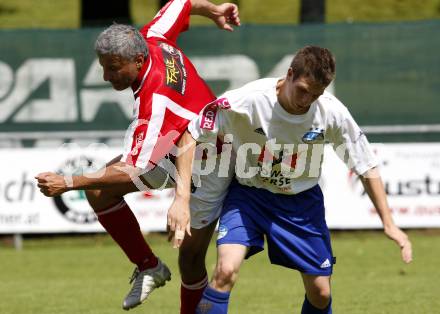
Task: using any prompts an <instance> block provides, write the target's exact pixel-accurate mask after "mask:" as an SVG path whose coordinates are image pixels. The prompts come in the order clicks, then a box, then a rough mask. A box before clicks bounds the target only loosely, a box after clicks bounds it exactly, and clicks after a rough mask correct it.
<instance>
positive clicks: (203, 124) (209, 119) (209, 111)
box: [200, 103, 218, 130]
mask: <svg viewBox="0 0 440 314" xmlns="http://www.w3.org/2000/svg"><path fill="white" fill-rule="evenodd" d="M217 110H218V107H217V105H216V104H215V103H211V104H209V105H207V106H206V107H205V109H203V113H202V120H201V121H200V128H202V129H205V130H214V125H215V117H216V116H217Z"/></svg>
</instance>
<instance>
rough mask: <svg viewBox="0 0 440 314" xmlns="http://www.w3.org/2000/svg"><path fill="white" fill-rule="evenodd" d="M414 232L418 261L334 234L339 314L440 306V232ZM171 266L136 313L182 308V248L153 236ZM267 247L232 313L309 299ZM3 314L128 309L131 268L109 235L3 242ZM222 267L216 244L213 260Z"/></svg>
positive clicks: (391, 313) (360, 238) (388, 247)
mask: <svg viewBox="0 0 440 314" xmlns="http://www.w3.org/2000/svg"><path fill="white" fill-rule="evenodd" d="M431 233H432V234H430V233H429V232H428V231H413V232H410V237H411V239H412V241H413V246H414V252H415V260H414V262H413V263H412V264H410V265H404V264H403V263H402V262H401V261H400V255H399V250H398V249H397V247H396V246H395V244H394V243H392V242H391V241H389V240H388V239H386V237H385V236H384V235H383V234H382V233H379V232H343V233H341V232H333V249H334V254H335V255H336V256H337V264H336V265H335V269H334V276H333V280H332V286H333V298H334V301H333V302H334V312H335V313H350V314H363V313H375V314H396V313H405V314H424V313H433V311H434V312H435V310H433V309H437V308H439V306H440V300H439V298H438V293H439V292H440V290H439V288H438V282H439V281H440V274H439V272H438V269H437V268H438V252H440V241H439V237H440V233H439V232H438V231H431ZM147 239H148V241H149V243H150V244H151V245H152V247H153V249H154V250H155V252H156V253H157V254H158V255H159V256H160V257H161V258H162V259H163V260H164V261H166V263H167V264H168V265H169V266H170V267H171V269H172V272H173V278H172V280H171V282H170V283H169V284H167V285H166V286H165V287H164V288H160V289H159V290H158V291H155V292H153V294H152V295H151V298H150V299H149V300H148V301H147V302H146V304H144V305H142V306H141V307H139V308H137V309H134V310H132V311H130V313H131V312H133V313H147V312H148V313H155V314H161V313H163V314H168V313H178V306H179V291H180V280H179V275H178V270H177V251H176V250H173V249H172V248H171V247H170V245H169V244H168V243H167V242H166V240H165V236H163V235H157V234H152V235H149V236H148V237H147ZM266 254H267V252H266V251H264V252H262V253H260V254H258V255H256V256H255V257H252V258H251V259H250V260H248V261H246V262H245V263H244V264H243V267H242V269H241V271H240V279H239V281H238V283H237V285H236V287H235V288H234V292H233V294H232V297H231V303H230V312H231V313H255V314H263V313H299V312H300V308H301V304H302V301H303V297H304V292H303V288H302V283H301V278H300V276H299V274H298V273H297V272H295V271H292V270H288V269H285V268H282V267H279V266H274V265H270V264H269V262H268V258H267V255H266ZM0 257H1V258H0V269H1V270H0V274H1V281H2V284H1V285H0V295H1V296H2V302H0V313H2V314H17V313H20V314H21V313H40V314H77V313H81V314H98V313H99V314H110V313H118V312H121V313H122V310H121V302H122V299H123V297H124V296H125V294H126V293H127V292H128V290H129V287H130V286H129V285H128V277H129V275H130V274H131V271H132V267H131V265H130V263H129V262H128V261H127V260H126V258H125V257H124V255H123V253H122V252H121V251H120V250H119V249H118V248H117V247H116V245H114V244H113V242H112V241H111V239H109V237H107V236H103V235H97V236H88V237H82V236H81V237H70V238H69V237H65V238H64V237H63V238H59V237H56V238H51V239H35V240H25V242H24V250H23V251H21V252H17V251H15V250H13V249H12V248H6V247H4V246H3V247H1V246H0ZM214 265H215V246H214V244H212V245H211V247H210V250H209V256H208V259H207V267H208V271H209V272H210V273H212V270H213V268H214Z"/></svg>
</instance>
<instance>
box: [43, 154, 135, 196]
mask: <svg viewBox="0 0 440 314" xmlns="http://www.w3.org/2000/svg"><path fill="white" fill-rule="evenodd" d="M140 172H141V170H140V169H138V168H135V167H133V166H129V165H127V164H126V163H124V162H120V161H119V162H115V163H113V164H111V165H109V166H107V167H105V168H103V169H101V170H98V171H97V172H94V173H88V174H86V175H81V176H62V175H59V174H57V173H54V172H43V173H40V174H38V175H37V176H35V179H37V181H38V183H37V185H38V187H39V189H40V191H41V193H43V194H44V195H46V196H48V197H52V196H58V195H61V194H63V193H64V192H67V191H70V190H92V189H105V188H112V187H116V186H120V185H122V184H127V183H130V182H133V178H137V177H138V176H139V174H140Z"/></svg>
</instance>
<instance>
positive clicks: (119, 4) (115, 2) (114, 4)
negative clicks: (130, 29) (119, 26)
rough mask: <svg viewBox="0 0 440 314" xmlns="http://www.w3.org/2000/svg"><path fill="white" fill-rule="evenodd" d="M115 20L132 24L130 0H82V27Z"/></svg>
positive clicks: (101, 24) (110, 22) (100, 24)
mask: <svg viewBox="0 0 440 314" xmlns="http://www.w3.org/2000/svg"><path fill="white" fill-rule="evenodd" d="M164 2H166V1H164ZM113 22H117V23H123V24H132V19H131V14H130V4H129V0H81V27H90V26H108V25H110V24H112V23H113Z"/></svg>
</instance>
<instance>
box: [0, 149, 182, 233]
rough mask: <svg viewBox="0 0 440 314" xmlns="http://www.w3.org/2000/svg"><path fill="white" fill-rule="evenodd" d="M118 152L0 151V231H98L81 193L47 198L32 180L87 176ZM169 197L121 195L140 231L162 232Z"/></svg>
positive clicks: (158, 193) (169, 192)
mask: <svg viewBox="0 0 440 314" xmlns="http://www.w3.org/2000/svg"><path fill="white" fill-rule="evenodd" d="M119 154H120V150H119V149H115V148H108V147H106V146H100V145H95V146H89V147H88V148H82V149H81V148H79V147H78V146H77V145H76V146H75V145H73V146H71V147H69V146H64V147H63V148H60V149H41V148H39V149H34V148H29V149H8V150H1V156H2V162H1V164H0V169H1V173H2V176H1V178H0V233H58V232H103V231H104V229H103V228H102V227H101V225H100V224H99V222H98V221H97V219H96V216H95V215H94V213H93V211H92V209H91V208H90V206H89V205H88V203H87V200H86V197H85V193H84V191H69V192H67V193H64V194H63V195H61V196H60V197H55V198H48V197H45V196H44V195H43V194H41V193H40V191H39V189H38V187H37V185H36V180H35V179H34V177H35V176H36V175H37V174H38V173H40V172H46V171H52V172H58V173H63V174H72V173H73V174H78V173H81V172H84V173H86V172H92V171H94V170H98V169H99V168H101V167H102V166H103V165H104V164H105V163H106V162H107V161H109V160H111V159H113V158H114V157H116V156H118V155H119ZM173 193H174V191H173V190H172V189H168V190H163V191H152V192H151V193H147V192H137V193H132V194H129V195H127V196H126V201H127V203H128V204H129V205H130V207H131V209H132V210H133V212H134V214H135V215H136V217H137V218H138V220H139V224H140V226H141V229H142V230H144V231H162V230H165V228H166V212H167V209H168V207H169V206H170V205H171V202H172V199H173V195H174V194H173Z"/></svg>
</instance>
